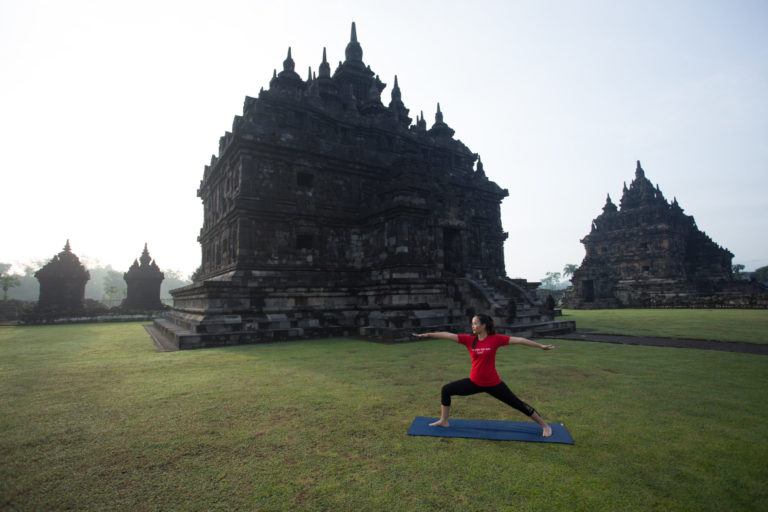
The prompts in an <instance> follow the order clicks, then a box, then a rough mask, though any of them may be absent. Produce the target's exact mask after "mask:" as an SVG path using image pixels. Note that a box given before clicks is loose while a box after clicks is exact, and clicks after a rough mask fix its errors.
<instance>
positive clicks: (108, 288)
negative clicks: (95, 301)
mask: <svg viewBox="0 0 768 512" xmlns="http://www.w3.org/2000/svg"><path fill="white" fill-rule="evenodd" d="M101 281H102V292H101V298H102V300H106V301H109V302H116V301H119V300H120V299H124V298H125V297H126V296H127V295H128V283H126V282H125V279H124V278H123V273H122V272H118V271H117V270H115V269H113V268H112V267H111V266H109V265H107V267H106V268H105V269H104V277H102V279H101ZM110 305H112V304H110Z"/></svg>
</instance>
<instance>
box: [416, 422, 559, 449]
mask: <svg viewBox="0 0 768 512" xmlns="http://www.w3.org/2000/svg"><path fill="white" fill-rule="evenodd" d="M437 420H438V418H425V417H423V416H416V419H414V420H413V423H412V424H411V428H410V429H409V430H408V435H409V436H433V437H471V438H476V439H493V440H496V441H532V442H536V443H563V444H573V438H572V437H571V434H569V433H568V430H567V429H566V428H565V426H564V425H563V424H562V423H549V426H550V427H552V435H551V436H550V437H543V436H542V435H541V427H540V426H539V425H538V424H536V423H534V422H531V421H495V420H456V419H451V420H450V423H451V426H450V427H448V428H445V427H430V426H429V424H430V423H432V422H435V421H437Z"/></svg>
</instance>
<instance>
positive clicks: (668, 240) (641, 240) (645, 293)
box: [565, 161, 761, 309]
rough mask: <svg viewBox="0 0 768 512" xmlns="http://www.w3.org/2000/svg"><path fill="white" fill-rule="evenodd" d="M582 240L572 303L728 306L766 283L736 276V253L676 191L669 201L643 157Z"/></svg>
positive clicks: (591, 306) (568, 299) (574, 305)
mask: <svg viewBox="0 0 768 512" xmlns="http://www.w3.org/2000/svg"><path fill="white" fill-rule="evenodd" d="M581 243H583V244H584V248H585V249H586V256H585V257H584V261H582V263H581V266H580V267H579V268H578V270H576V272H574V274H573V277H572V279H571V282H572V283H573V289H572V291H571V292H570V293H569V294H568V296H567V297H566V299H565V303H566V304H567V306H568V307H570V308H576V309H597V308H616V307H723V306H724V304H726V303H731V304H736V303H735V302H734V300H735V298H736V297H738V296H740V295H741V296H743V297H741V298H739V299H738V300H736V302H738V303H739V304H742V305H746V306H747V307H748V305H749V302H750V301H753V299H752V298H750V297H752V294H753V292H756V291H757V292H760V291H761V290H755V289H754V288H755V283H748V282H744V281H735V280H734V279H733V276H732V274H731V260H732V259H733V254H731V252H730V251H728V250H727V249H724V248H723V247H720V246H719V245H718V244H716V243H715V242H713V241H712V240H711V239H710V238H709V237H708V236H707V235H706V234H705V233H704V232H702V231H700V230H699V228H698V227H697V226H696V221H695V220H694V219H693V217H692V216H690V215H686V214H685V213H683V209H682V208H681V207H680V205H679V204H678V202H677V199H676V198H675V199H673V200H672V203H671V204H670V203H669V202H668V201H667V200H666V199H665V198H664V195H663V194H662V193H661V190H660V189H659V186H658V185H656V186H654V185H653V183H651V181H650V180H649V179H648V178H646V177H645V171H644V170H643V168H642V167H641V166H640V162H639V161H638V162H637V168H636V170H635V179H634V180H633V181H632V183H631V184H630V186H629V188H627V185H626V183H625V184H624V191H623V194H622V197H621V202H620V203H619V207H618V208H617V207H616V205H615V204H613V202H612V201H611V197H610V195H609V196H608V197H607V199H606V202H605V206H603V213H602V214H600V215H599V216H598V217H597V218H595V219H594V221H592V230H591V231H590V233H589V234H588V235H587V236H585V237H584V238H583V239H582V240H581ZM744 297H747V299H746V304H744V301H743V300H742V299H744ZM718 298H720V299H723V300H718ZM732 307H738V306H732Z"/></svg>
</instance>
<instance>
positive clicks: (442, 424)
mask: <svg viewBox="0 0 768 512" xmlns="http://www.w3.org/2000/svg"><path fill="white" fill-rule="evenodd" d="M429 426H430V427H445V428H448V427H450V426H451V424H450V423H448V420H437V421H436V422H434V423H430V424H429ZM550 435H552V432H550Z"/></svg>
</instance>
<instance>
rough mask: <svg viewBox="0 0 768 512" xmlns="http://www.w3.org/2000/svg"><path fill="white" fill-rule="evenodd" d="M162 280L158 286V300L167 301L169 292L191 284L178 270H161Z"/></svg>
mask: <svg viewBox="0 0 768 512" xmlns="http://www.w3.org/2000/svg"><path fill="white" fill-rule="evenodd" d="M163 274H164V279H163V282H162V283H161V284H160V299H169V298H170V297H171V290H175V289H176V288H181V287H182V286H187V285H189V284H192V280H191V279H187V278H185V277H184V274H182V273H181V271H179V270H163Z"/></svg>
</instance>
